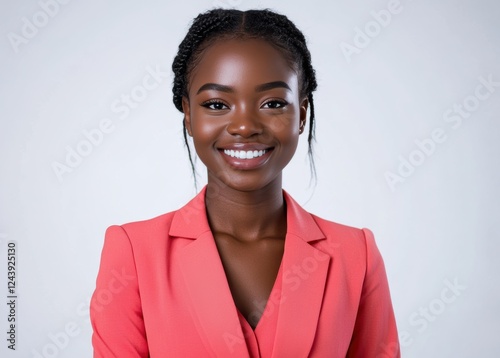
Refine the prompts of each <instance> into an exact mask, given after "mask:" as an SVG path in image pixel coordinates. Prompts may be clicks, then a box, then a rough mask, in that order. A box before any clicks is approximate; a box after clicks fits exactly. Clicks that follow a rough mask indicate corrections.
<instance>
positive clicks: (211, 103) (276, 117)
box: [183, 39, 308, 329]
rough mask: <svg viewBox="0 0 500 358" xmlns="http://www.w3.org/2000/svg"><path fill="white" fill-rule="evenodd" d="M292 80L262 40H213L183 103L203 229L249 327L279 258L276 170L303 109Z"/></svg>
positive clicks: (280, 208) (288, 153)
mask: <svg viewBox="0 0 500 358" xmlns="http://www.w3.org/2000/svg"><path fill="white" fill-rule="evenodd" d="M298 81H299V79H298V75H297V72H296V71H295V69H294V68H292V67H291V66H290V64H289V63H288V62H287V61H286V59H285V57H284V56H283V54H282V53H281V52H280V51H278V50H277V49H276V48H274V47H273V46H271V45H270V44H269V43H267V42H265V41H263V40H257V39H248V40H224V41H216V42H215V43H214V44H212V45H211V46H209V47H208V48H207V49H206V50H205V51H204V52H203V54H202V55H201V60H200V62H199V63H198V65H197V66H196V67H195V68H194V70H193V71H192V73H191V75H190V78H189V86H188V97H185V98H183V110H184V114H185V125H186V129H187V131H188V133H189V135H190V136H192V137H193V141H194V145H195V148H196V152H197V154H198V156H199V157H200V159H201V160H202V161H203V163H204V164H205V165H206V167H207V171H208V184H207V194H206V198H205V200H206V209H207V215H208V219H209V224H210V228H211V230H212V233H213V236H214V239H215V243H216V245H217V249H218V251H219V254H220V257H221V261H222V264H223V267H224V270H225V273H226V276H227V280H228V285H229V288H230V290H231V294H232V296H233V299H234V302H235V305H236V307H237V308H238V309H239V311H240V312H241V313H242V314H243V315H244V316H245V317H246V318H247V321H248V322H249V323H250V325H251V326H252V328H254V329H255V328H256V326H257V323H258V322H259V321H260V318H261V316H262V313H263V312H262V311H263V310H264V307H265V305H266V302H267V300H268V298H269V295H270V293H271V290H272V288H273V285H274V282H275V280H276V276H277V273H278V269H279V266H280V263H281V259H282V257H283V250H284V241H285V235H286V227H287V225H286V205H285V202H284V199H283V193H282V171H283V168H284V167H285V166H286V165H287V164H288V162H289V161H290V160H291V158H292V157H293V155H294V153H295V150H296V148H297V143H298V138H299V134H300V133H302V130H303V128H304V125H305V122H306V114H307V107H308V101H307V98H301V97H300V93H299V82H298ZM231 150H232V151H233V152H237V153H240V154H239V155H240V156H241V155H243V154H242V152H245V154H244V155H247V156H250V157H251V156H252V155H253V156H255V157H254V158H251V159H244V158H238V155H236V157H234V156H232V155H231V154H230V151H231ZM249 152H252V153H254V154H247V153H249Z"/></svg>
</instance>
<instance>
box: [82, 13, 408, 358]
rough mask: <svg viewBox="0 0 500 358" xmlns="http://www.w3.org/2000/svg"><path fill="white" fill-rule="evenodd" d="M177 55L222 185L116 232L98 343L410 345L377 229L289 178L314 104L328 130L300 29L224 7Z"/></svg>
mask: <svg viewBox="0 0 500 358" xmlns="http://www.w3.org/2000/svg"><path fill="white" fill-rule="evenodd" d="M172 68H173V71H174V74H175V79H174V86H173V93H174V98H173V99H174V104H175V106H176V107H177V108H178V109H179V110H180V111H181V112H183V113H184V121H183V123H184V136H185V139H187V138H186V137H187V135H189V136H191V137H192V139H193V142H194V146H195V149H196V153H197V155H198V156H199V157H200V159H201V160H202V161H203V163H204V164H205V165H206V167H207V172H208V184H207V186H206V187H204V188H203V190H202V191H201V192H200V193H199V194H198V195H197V196H196V197H195V198H194V199H193V200H192V201H191V202H189V203H188V204H187V205H186V206H184V207H183V208H181V209H179V210H177V211H174V212H170V213H167V214H164V215H161V216H159V217H156V218H153V219H150V220H145V221H140V222H133V223H128V224H125V225H121V226H111V227H110V228H108V230H107V231H106V238H105V243H104V248H103V252H102V258H101V266H100V270H99V275H98V278H97V287H96V290H95V292H94V295H93V297H92V303H91V319H92V325H93V328H94V334H93V338H92V342H93V345H94V352H95V353H94V356H95V357H148V356H149V357H167V356H169V357H346V356H348V357H399V355H400V354H399V344H398V337H397V330H396V324H395V320H394V314H393V310H392V304H391V299H390V295H389V289H388V284H387V279H386V274H385V269H384V265H383V261H382V258H381V256H380V254H379V252H378V250H377V247H376V245H375V242H374V239H373V236H372V234H371V232H370V231H369V230H367V229H362V230H360V229H356V228H351V227H348V226H343V225H340V224H336V223H333V222H330V221H326V220H323V219H321V218H318V217H316V216H314V215H312V214H309V213H307V212H306V211H305V210H304V209H302V208H301V207H300V206H299V205H298V204H297V203H296V202H295V201H294V200H293V199H292V198H291V197H290V196H289V195H288V194H287V193H286V192H284V191H283V189H282V171H283V168H284V167H285V166H286V165H287V164H288V162H289V161H290V160H291V158H292V157H293V155H294V153H295V150H296V147H297V143H298V139H299V135H300V134H301V133H302V132H303V131H304V128H305V125H306V119H307V112H308V111H310V117H309V137H308V141H309V150H310V153H311V142H312V140H313V139H314V110H313V108H314V106H313V96H312V93H313V91H314V90H315V89H316V80H315V74H314V70H313V68H312V66H311V58H310V54H309V51H308V49H307V46H306V43H305V39H304V36H303V35H302V33H301V32H300V31H299V30H298V29H297V28H296V27H295V25H294V24H293V23H292V22H290V21H289V20H288V19H287V18H286V17H284V16H282V15H279V14H276V13H274V12H271V11H267V10H259V11H257V10H251V11H245V12H242V11H237V10H221V9H217V10H212V11H209V12H207V13H204V14H201V15H199V16H198V17H197V18H196V19H195V20H194V22H193V24H192V26H191V28H190V30H189V32H188V34H187V35H186V37H185V39H184V40H183V41H182V43H181V44H180V46H179V51H178V54H177V56H176V57H175V59H174V63H173V65H172ZM186 144H187V140H186ZM188 151H189V146H188ZM189 158H190V160H191V152H190V151H189ZM191 163H192V162H191ZM193 170H194V168H193Z"/></svg>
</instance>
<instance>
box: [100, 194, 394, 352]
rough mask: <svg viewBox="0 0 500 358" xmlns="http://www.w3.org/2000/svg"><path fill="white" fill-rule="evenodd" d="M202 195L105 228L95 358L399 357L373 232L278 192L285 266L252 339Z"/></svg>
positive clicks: (279, 274)
mask: <svg viewBox="0 0 500 358" xmlns="http://www.w3.org/2000/svg"><path fill="white" fill-rule="evenodd" d="M205 190H206V189H203V190H202V191H201V192H200V194H198V195H197V196H196V197H195V198H194V199H193V200H191V201H190V202H189V203H188V204H187V205H185V206H184V207H182V208H181V209H179V210H177V211H174V212H170V213H167V214H163V215H161V216H158V217H156V218H153V219H150V220H145V221H138V222H133V223H128V224H124V225H121V226H116V225H115V226H111V227H109V228H108V229H107V231H106V238H105V242H104V247H103V250H102V256H101V265H100V268H99V274H98V277H97V282H96V289H95V291H94V294H93V296H92V300H91V307H90V317H91V322H92V326H93V329H94V333H93V335H92V344H93V346H94V357H99V358H110V357H119V358H134V357H153V358H156V357H182V358H186V357H196V358H199V357H218V358H221V357H222V358H224V357H238V358H240V357H249V358H250V357H263V358H268V357H274V358H290V357H318V358H323V357H339V358H340V357H342V358H343V357H362V358H364V357H384V358H392V357H396V358H398V357H400V353H399V344H398V335H397V329H396V322H395V319H394V314H393V309H392V304H391V298H390V294H389V287H388V284H387V278H386V273H385V268H384V263H383V261H382V257H381V256H380V253H379V251H378V249H377V246H376V244H375V240H374V238H373V235H372V233H371V232H370V230H368V229H356V228H353V227H349V226H345V225H340V224H337V223H334V222H331V221H327V220H323V219H321V218H319V217H317V216H314V215H312V214H310V213H308V212H306V211H305V210H304V209H303V208H301V207H300V205H298V204H297V203H296V202H295V201H294V200H293V199H292V198H291V197H290V196H289V195H288V194H287V193H286V192H283V196H284V198H285V200H286V204H287V232H286V237H285V243H284V245H285V246H284V252H283V258H282V261H281V266H280V269H279V272H278V275H277V279H276V282H275V284H274V287H273V289H272V291H271V294H270V297H269V300H268V301H267V304H266V307H265V310H264V312H263V314H262V317H261V319H260V321H259V323H258V325H257V327H256V329H255V331H252V328H251V327H250V325H249V324H248V322H247V321H246V320H245V317H243V316H242V315H241V313H239V312H238V309H237V308H236V305H235V304H234V300H233V298H232V295H231V291H230V288H229V285H228V281H227V278H226V275H225V272H224V268H223V266H222V262H221V258H220V256H219V253H218V250H217V247H216V245H215V241H214V238H213V236H212V233H211V231H210V227H209V225H208V220H207V217H206V208H205Z"/></svg>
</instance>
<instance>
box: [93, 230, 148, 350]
mask: <svg viewBox="0 0 500 358" xmlns="http://www.w3.org/2000/svg"><path fill="white" fill-rule="evenodd" d="M90 320H91V323H92V328H93V334H92V345H93V348H94V358H110V357H127V358H135V357H137V358H138V357H148V345H147V341H146V332H145V328H144V321H143V316H142V308H141V299H140V295H139V285H138V279H137V272H136V267H135V260H134V255H133V250H132V245H131V243H130V239H129V237H128V235H127V233H126V232H125V230H124V229H123V228H122V227H121V226H116V225H113V226H110V227H109V228H108V229H107V230H106V234H105V240H104V247H103V249H102V254H101V264H100V267H99V273H98V275H97V280H96V289H95V291H94V293H93V295H92V298H91V301H90Z"/></svg>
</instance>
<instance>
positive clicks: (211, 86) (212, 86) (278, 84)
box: [196, 81, 292, 94]
mask: <svg viewBox="0 0 500 358" xmlns="http://www.w3.org/2000/svg"><path fill="white" fill-rule="evenodd" d="M274 88H285V89H287V90H289V91H291V90H292V89H291V88H290V86H288V84H287V83H286V82H283V81H273V82H268V83H263V84H261V85H258V86H256V87H255V91H256V92H264V91H269V90H271V89H274ZM208 90H214V91H219V92H226V93H234V89H233V88H232V87H230V86H226V85H221V84H218V83H205V84H204V85H203V86H201V87H200V89H199V90H198V92H196V94H200V93H201V92H203V91H208Z"/></svg>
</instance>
